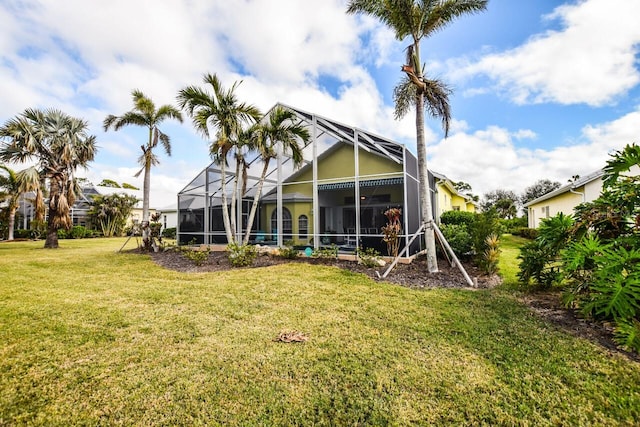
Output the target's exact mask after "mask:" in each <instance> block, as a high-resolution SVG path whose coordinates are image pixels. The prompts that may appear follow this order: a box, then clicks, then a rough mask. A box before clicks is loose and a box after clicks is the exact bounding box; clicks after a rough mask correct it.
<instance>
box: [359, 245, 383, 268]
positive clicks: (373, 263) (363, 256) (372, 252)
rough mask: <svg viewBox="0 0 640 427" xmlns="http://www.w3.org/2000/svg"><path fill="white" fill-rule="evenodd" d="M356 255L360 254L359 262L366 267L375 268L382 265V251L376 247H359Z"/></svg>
mask: <svg viewBox="0 0 640 427" xmlns="http://www.w3.org/2000/svg"><path fill="white" fill-rule="evenodd" d="M356 255H357V256H358V262H359V263H360V264H362V265H364V266H365V267H369V268H373V267H379V266H380V252H378V251H377V250H376V249H375V248H366V249H363V248H362V247H359V248H358V250H357V251H356Z"/></svg>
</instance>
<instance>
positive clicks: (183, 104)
mask: <svg viewBox="0 0 640 427" xmlns="http://www.w3.org/2000/svg"><path fill="white" fill-rule="evenodd" d="M203 81H204V84H205V86H206V87H205V88H200V87H197V86H187V87H185V88H183V89H181V90H180V91H179V92H178V104H179V106H180V108H182V109H183V110H185V111H186V112H187V114H188V115H189V116H190V117H191V119H192V122H193V126H194V127H195V129H196V130H197V131H198V132H199V133H200V134H201V135H202V136H203V137H204V138H206V139H211V144H210V146H209V151H210V154H211V156H212V158H213V160H214V161H216V162H217V163H218V164H219V165H220V175H221V176H220V186H221V188H220V190H221V194H222V206H223V207H224V208H223V209H222V220H223V223H224V229H225V233H226V235H227V242H228V243H229V244H230V243H232V242H235V241H236V227H235V225H236V224H235V221H236V218H235V216H236V215H233V213H232V214H230V213H229V211H228V202H227V190H226V184H227V182H228V179H227V176H226V167H227V157H228V156H229V155H230V154H232V153H236V154H237V155H238V156H239V157H238V156H237V157H236V160H238V161H242V159H243V157H242V151H241V150H242V146H243V145H244V144H245V143H246V139H244V138H241V135H242V134H243V132H244V131H245V130H246V128H247V127H249V126H250V125H252V124H253V123H255V122H257V121H258V120H259V119H260V116H261V114H260V110H258V108H257V107H255V106H253V105H250V104H246V103H243V102H240V101H239V100H238V97H237V96H236V93H235V92H236V89H237V88H238V85H239V84H240V83H241V82H235V83H234V84H233V85H232V86H231V88H230V89H228V90H226V89H225V88H224V87H223V86H222V83H221V82H220V79H218V76H217V75H215V74H205V75H204V77H203ZM208 88H210V89H211V92H210V91H209V90H208ZM214 130H215V133H214V134H213V135H215V138H214V137H213V136H212V131H214ZM236 166H237V167H236V171H238V170H239V167H240V164H239V163H236ZM234 180H235V183H236V185H237V180H238V174H237V173H236V176H235V177H234ZM235 194H236V191H234V194H233V195H232V197H233V201H235V197H236V196H235ZM233 201H232V203H231V205H232V206H231V208H232V209H233V210H235V206H234V205H235V203H233ZM230 217H231V218H230Z"/></svg>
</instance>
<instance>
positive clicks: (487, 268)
mask: <svg viewBox="0 0 640 427" xmlns="http://www.w3.org/2000/svg"><path fill="white" fill-rule="evenodd" d="M485 246H486V249H485V250H484V252H483V253H482V256H481V258H480V263H479V264H480V268H481V269H482V271H484V272H485V273H487V274H496V273H497V272H498V262H499V261H500V238H499V237H498V236H497V235H495V234H491V235H490V236H487V238H486V239H485Z"/></svg>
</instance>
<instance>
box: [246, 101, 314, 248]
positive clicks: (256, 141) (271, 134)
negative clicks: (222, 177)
mask: <svg viewBox="0 0 640 427" xmlns="http://www.w3.org/2000/svg"><path fill="white" fill-rule="evenodd" d="M295 118H296V116H295V114H294V113H293V111H291V110H288V109H285V108H282V107H280V106H278V107H276V108H274V109H273V111H271V114H270V115H269V117H268V121H267V122H266V123H259V124H257V125H256V126H255V127H254V129H253V133H254V137H253V139H252V148H253V149H254V150H256V151H258V153H259V154H260V157H261V159H262V162H263V167H262V174H261V175H260V179H259V181H258V184H257V185H258V188H257V190H256V194H255V195H254V196H253V204H252V205H251V211H250V212H249V219H248V221H247V231H246V234H245V236H244V242H243V243H244V244H245V245H246V244H247V243H249V236H250V234H251V227H252V226H253V220H254V218H255V216H256V211H257V209H258V200H259V199H260V194H261V193H262V186H263V185H264V181H265V179H266V177H267V171H268V169H269V162H270V161H271V159H273V158H275V157H276V155H277V153H276V144H278V143H281V144H282V148H283V152H285V153H287V154H288V155H290V156H291V158H292V159H293V163H294V166H296V167H297V166H300V164H301V163H302V148H301V147H300V145H299V144H298V141H299V140H302V141H303V142H305V143H306V142H307V141H308V140H309V131H308V130H307V128H306V127H304V126H302V125H300V124H299V123H296V122H295Z"/></svg>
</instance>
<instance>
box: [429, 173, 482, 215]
mask: <svg viewBox="0 0 640 427" xmlns="http://www.w3.org/2000/svg"><path fill="white" fill-rule="evenodd" d="M429 173H430V174H431V175H433V178H434V179H435V185H436V187H435V192H436V194H437V197H436V199H435V200H436V202H435V205H434V217H435V218H436V221H437V222H438V223H440V216H441V215H442V214H443V212H447V211H463V212H475V211H476V202H475V201H474V200H473V198H472V197H471V196H468V195H466V194H461V193H459V192H458V191H457V190H456V188H455V186H454V184H453V181H451V180H450V179H449V178H447V177H446V176H444V175H442V174H440V173H438V172H435V171H429Z"/></svg>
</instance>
